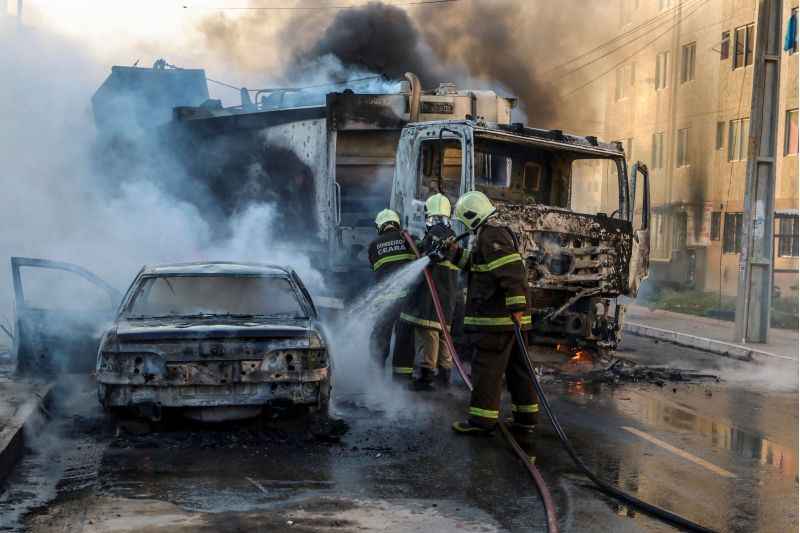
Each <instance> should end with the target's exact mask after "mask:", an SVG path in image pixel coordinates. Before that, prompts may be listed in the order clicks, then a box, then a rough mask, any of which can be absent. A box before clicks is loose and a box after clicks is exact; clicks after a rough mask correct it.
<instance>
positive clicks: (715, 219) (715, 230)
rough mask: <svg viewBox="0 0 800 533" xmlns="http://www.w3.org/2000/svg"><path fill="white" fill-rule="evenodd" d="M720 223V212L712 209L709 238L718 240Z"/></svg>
mask: <svg viewBox="0 0 800 533" xmlns="http://www.w3.org/2000/svg"><path fill="white" fill-rule="evenodd" d="M721 224H722V213H720V212H719V211H714V212H713V213H711V240H712V241H718V240H719V234H720V231H719V230H720V225H721Z"/></svg>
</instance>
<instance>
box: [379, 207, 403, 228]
mask: <svg viewBox="0 0 800 533" xmlns="http://www.w3.org/2000/svg"><path fill="white" fill-rule="evenodd" d="M387 224H393V225H395V226H397V229H400V215H398V214H397V213H396V212H395V211H392V210H391V209H384V210H383V211H381V212H380V213H378V215H377V216H376V217H375V227H376V228H378V233H380V232H382V231H383V229H384V227H385V226H386V225H387Z"/></svg>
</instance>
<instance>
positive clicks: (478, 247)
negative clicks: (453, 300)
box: [454, 224, 532, 331]
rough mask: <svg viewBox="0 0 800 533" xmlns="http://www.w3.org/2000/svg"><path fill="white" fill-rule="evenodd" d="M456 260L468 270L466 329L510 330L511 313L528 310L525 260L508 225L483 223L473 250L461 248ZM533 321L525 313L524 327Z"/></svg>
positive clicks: (511, 324) (528, 314) (511, 326)
mask: <svg viewBox="0 0 800 533" xmlns="http://www.w3.org/2000/svg"><path fill="white" fill-rule="evenodd" d="M454 262H455V263H456V264H457V265H458V266H460V267H461V268H464V269H465V270H467V272H468V274H467V276H468V282H467V306H466V310H465V313H464V329H465V330H468V331H470V330H471V331H475V330H492V331H497V330H511V329H513V328H514V322H513V321H512V320H511V313H514V312H517V311H529V309H530V306H529V300H528V276H527V271H526V268H525V262H524V261H523V259H522V256H521V255H520V253H519V249H518V247H517V243H516V239H515V238H514V234H513V233H512V232H511V230H510V229H509V228H506V227H504V226H494V225H490V224H486V225H484V226H483V227H481V228H480V229H479V230H478V235H477V238H476V239H475V243H474V245H473V248H472V250H471V252H470V251H468V250H466V249H461V250H459V251H458V252H456V257H455V261H454ZM531 324H532V322H531V315H530V313H529V312H528V313H525V314H524V315H523V318H522V327H523V329H530V327H531Z"/></svg>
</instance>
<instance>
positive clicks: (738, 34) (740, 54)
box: [733, 23, 755, 68]
mask: <svg viewBox="0 0 800 533" xmlns="http://www.w3.org/2000/svg"><path fill="white" fill-rule="evenodd" d="M754 36H755V26H754V25H753V24H752V23H751V24H748V25H747V26H742V27H740V28H736V31H735V32H734V36H733V68H739V67H746V66H748V65H752V64H753V37H754Z"/></svg>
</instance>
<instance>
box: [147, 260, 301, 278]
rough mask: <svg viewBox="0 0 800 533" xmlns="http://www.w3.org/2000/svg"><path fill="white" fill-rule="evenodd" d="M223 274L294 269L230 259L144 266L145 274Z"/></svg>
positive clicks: (276, 272) (273, 273)
mask: <svg viewBox="0 0 800 533" xmlns="http://www.w3.org/2000/svg"><path fill="white" fill-rule="evenodd" d="M206 274H222V275H230V276H291V274H292V270H291V269H289V268H286V267H282V266H279V265H270V264H267V263H234V262H230V261H210V262H196V263H174V264H171V265H153V266H145V267H144V268H142V272H141V275H143V276H170V275H174V276H186V275H206Z"/></svg>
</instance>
